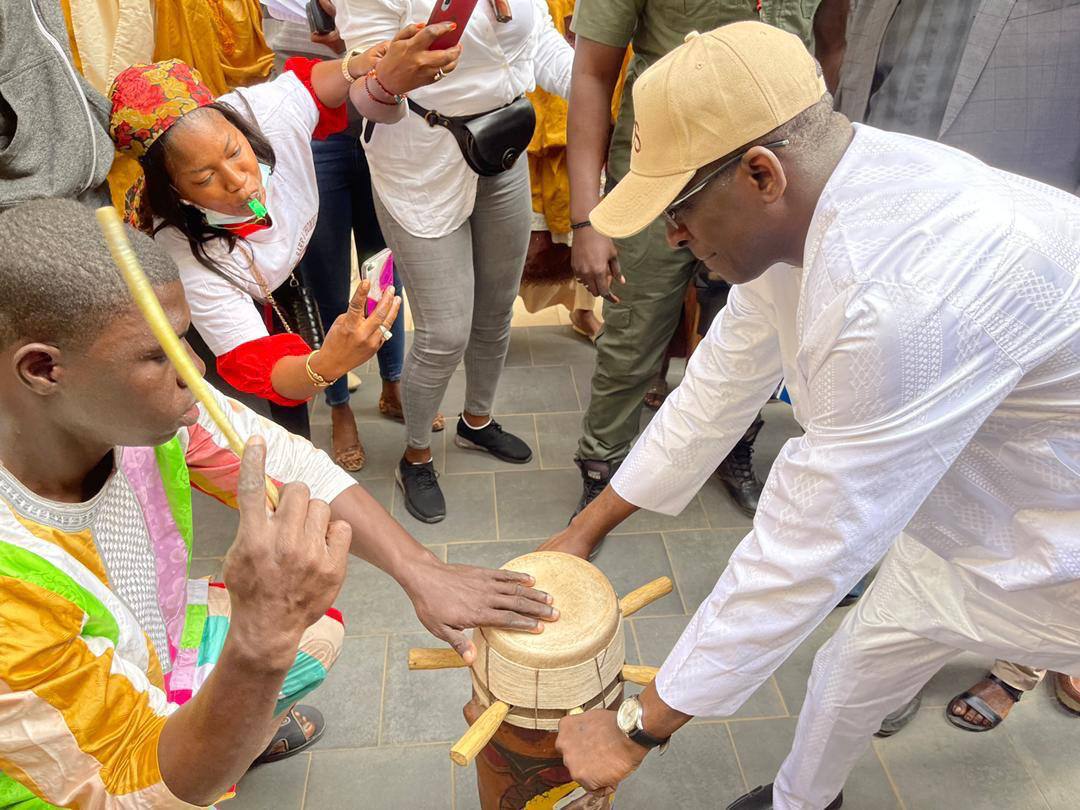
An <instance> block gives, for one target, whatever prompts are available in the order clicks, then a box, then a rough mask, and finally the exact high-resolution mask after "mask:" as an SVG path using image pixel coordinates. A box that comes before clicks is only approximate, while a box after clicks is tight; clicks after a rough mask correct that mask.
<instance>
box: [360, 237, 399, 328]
mask: <svg viewBox="0 0 1080 810" xmlns="http://www.w3.org/2000/svg"><path fill="white" fill-rule="evenodd" d="M360 278H361V279H367V280H368V281H370V282H371V286H370V287H368V294H367V306H366V307H365V308H364V314H365V315H370V314H371V313H372V312H374V311H375V307H376V306H378V304H379V301H380V300H381V299H382V294H383V290H385V289H386V288H387V287H390V286H392V285H393V283H394V254H393V253H391V252H390V251H389V250H388V249H387V250H380V251H379V252H378V253H376V254H375V255H374V256H372V257H371V258H370V259H367V260H365V261H364V263H363V264H362V265H361V266H360Z"/></svg>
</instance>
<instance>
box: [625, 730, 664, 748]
mask: <svg viewBox="0 0 1080 810" xmlns="http://www.w3.org/2000/svg"><path fill="white" fill-rule="evenodd" d="M627 736H629V737H630V739H631V740H632V741H633V742H636V743H637V744H638V745H640V746H641V747H642V748H649V749H652V748H659V747H660V746H662V745H667V742H668V740H670V739H671V738H670V737H668V739H667V740H661V739H657V738H656V737H654V736H653V735H652V734H650V733H649V732H647V731H646V730H645V729H643V728H636V729H634V730H633V731H632V732H630V734H629V735H627Z"/></svg>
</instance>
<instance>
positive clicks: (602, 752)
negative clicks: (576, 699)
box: [555, 709, 648, 793]
mask: <svg viewBox="0 0 1080 810" xmlns="http://www.w3.org/2000/svg"><path fill="white" fill-rule="evenodd" d="M555 749H556V750H557V751H558V752H559V755H560V756H562V758H563V763H564V764H565V765H566V768H567V770H569V771H570V776H571V777H573V779H574V781H575V782H577V783H578V784H579V785H581V786H582V787H583V788H585V789H586V790H590V791H598V792H600V793H604V792H610V791H611V790H614V789H615V787H616V785H618V784H619V783H620V782H621V781H622V780H623V779H625V778H626V777H628V776H629V775H630V774H632V773H633V772H634V771H635V770H637V768H638V766H639V765H640V764H641V761H642V760H643V759H645V755H646V754H647V753H648V750H647V749H645V748H644V747H643V746H640V745H638V744H637V743H635V742H633V741H632V740H631V739H630V738H629V737H627V736H626V735H625V734H623V733H622V731H620V730H619V726H618V725H617V724H616V722H615V712H613V711H610V710H608V709H592V710H590V711H587V712H585V713H584V714H571V715H567V716H566V717H564V718H563V719H562V720H560V721H559V736H558V737H557V738H556V739H555Z"/></svg>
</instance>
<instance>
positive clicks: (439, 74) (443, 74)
mask: <svg viewBox="0 0 1080 810" xmlns="http://www.w3.org/2000/svg"><path fill="white" fill-rule="evenodd" d="M445 78H446V71H444V70H443V69H442V68H439V69H438V70H436V71H435V78H433V79H432V81H433V82H440V81H442V80H443V79H445Z"/></svg>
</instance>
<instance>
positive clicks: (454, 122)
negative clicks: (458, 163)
mask: <svg viewBox="0 0 1080 810" xmlns="http://www.w3.org/2000/svg"><path fill="white" fill-rule="evenodd" d="M409 109H410V110H412V111H413V112H414V113H416V114H417V115H420V116H422V117H423V119H424V120H425V121H426V122H427V124H428V126H430V127H446V128H447V129H448V130H450V133H451V134H452V135H453V136H454V140H456V141H457V142H458V146H459V147H461V154H462V155H463V156H464V157H465V162H466V163H468V164H469V168H470V169H472V170H473V171H474V172H476V173H477V174H479V175H481V176H483V177H491V176H493V175H496V174H500V173H502V172H505V171H506V170H507V169H510V168H512V167H513V165H514V163H516V162H517V159H518V158H519V157H521V153H522V152H524V151H525V150H526V149H527V148H528V146H529V141H531V140H532V136H533V130H534V129H535V128H536V113H535V112H534V111H533V106H532V103H531V102H530V101H529V100H528V99H527V98H525V97H524V96H522V97H521V98H518V99H515V100H514V101H511V102H510V103H509V104H507V105H506V106H505V107H499V108H498V109H495V110H491V111H490V112H485V113H479V114H478V115H460V116H453V117H448V116H445V115H439V113H437V112H436V111H435V110H425V109H424V108H423V107H421V106H420V105H419V104H417V103H416V102H415V101H413V100H412V99H409Z"/></svg>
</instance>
